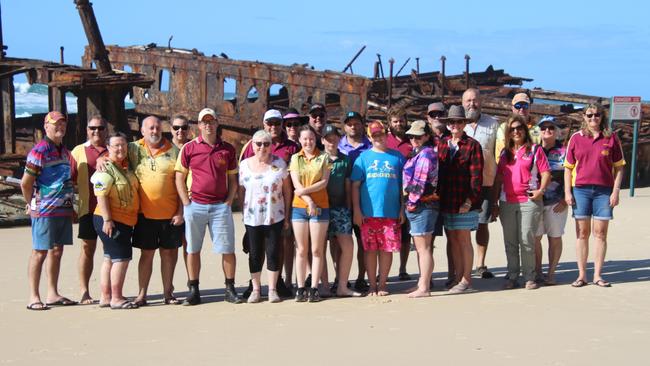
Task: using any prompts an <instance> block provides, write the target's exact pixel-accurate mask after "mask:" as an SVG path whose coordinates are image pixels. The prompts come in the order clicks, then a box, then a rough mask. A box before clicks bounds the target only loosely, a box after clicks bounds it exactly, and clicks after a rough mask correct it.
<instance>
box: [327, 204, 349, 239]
mask: <svg viewBox="0 0 650 366" xmlns="http://www.w3.org/2000/svg"><path fill="white" fill-rule="evenodd" d="M327 233H328V235H329V237H330V238H331V237H333V236H336V235H352V213H351V212H350V210H349V209H348V208H347V207H336V208H330V226H329V227H328V228H327Z"/></svg>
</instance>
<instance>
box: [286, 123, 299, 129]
mask: <svg viewBox="0 0 650 366" xmlns="http://www.w3.org/2000/svg"><path fill="white" fill-rule="evenodd" d="M284 125H285V126H286V127H287V128H291V127H300V126H302V122H287V123H285V124H284Z"/></svg>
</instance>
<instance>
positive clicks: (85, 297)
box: [79, 291, 96, 305]
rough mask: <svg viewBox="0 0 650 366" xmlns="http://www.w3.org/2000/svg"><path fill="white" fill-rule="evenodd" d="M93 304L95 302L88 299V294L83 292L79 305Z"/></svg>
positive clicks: (90, 298)
mask: <svg viewBox="0 0 650 366" xmlns="http://www.w3.org/2000/svg"><path fill="white" fill-rule="evenodd" d="M95 303H96V301H95V300H94V299H93V298H92V297H90V294H89V293H88V291H86V292H84V293H83V294H82V295H81V300H79V304H81V305H91V304H95Z"/></svg>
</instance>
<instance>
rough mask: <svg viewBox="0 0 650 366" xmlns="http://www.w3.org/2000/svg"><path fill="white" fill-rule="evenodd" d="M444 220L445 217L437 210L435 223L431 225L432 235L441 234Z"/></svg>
mask: <svg viewBox="0 0 650 366" xmlns="http://www.w3.org/2000/svg"><path fill="white" fill-rule="evenodd" d="M444 222H445V218H444V217H443V216H442V214H441V213H440V212H438V217H436V224H435V225H434V227H433V236H442V234H443V233H444V231H445V230H444V225H443V223H444Z"/></svg>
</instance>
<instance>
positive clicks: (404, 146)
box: [386, 132, 413, 158]
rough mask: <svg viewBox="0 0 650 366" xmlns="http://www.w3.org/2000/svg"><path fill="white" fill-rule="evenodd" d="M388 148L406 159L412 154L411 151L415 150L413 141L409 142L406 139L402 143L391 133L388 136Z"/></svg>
mask: <svg viewBox="0 0 650 366" xmlns="http://www.w3.org/2000/svg"><path fill="white" fill-rule="evenodd" d="M386 146H387V147H388V148H389V149H393V150H397V151H399V153H400V154H402V156H403V157H404V158H407V157H408V156H409V154H410V153H411V150H413V145H411V141H409V140H408V139H406V138H405V139H404V140H401V141H400V140H399V139H398V138H397V137H395V136H394V135H393V134H392V133H390V132H389V133H388V135H387V136H386Z"/></svg>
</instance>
